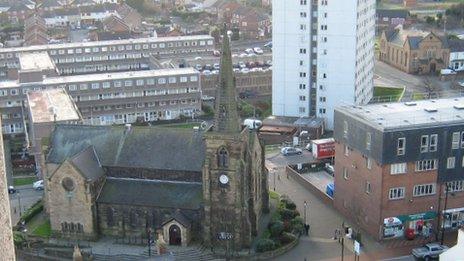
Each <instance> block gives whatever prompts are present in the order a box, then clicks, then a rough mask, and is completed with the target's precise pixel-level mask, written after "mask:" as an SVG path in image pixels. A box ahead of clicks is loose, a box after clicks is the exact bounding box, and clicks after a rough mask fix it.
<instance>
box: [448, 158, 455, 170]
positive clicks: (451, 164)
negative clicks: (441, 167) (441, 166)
mask: <svg viewBox="0 0 464 261" xmlns="http://www.w3.org/2000/svg"><path fill="white" fill-rule="evenodd" d="M455 166H456V158H455V157H449V158H448V160H447V161H446V168H447V169H454V167H455Z"/></svg>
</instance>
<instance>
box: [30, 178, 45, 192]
mask: <svg viewBox="0 0 464 261" xmlns="http://www.w3.org/2000/svg"><path fill="white" fill-rule="evenodd" d="M32 187H33V188H34V189H35V190H43V189H44V184H43V180H39V181H36V182H34V184H32Z"/></svg>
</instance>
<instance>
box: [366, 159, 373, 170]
mask: <svg viewBox="0 0 464 261" xmlns="http://www.w3.org/2000/svg"><path fill="white" fill-rule="evenodd" d="M366 168H367V169H372V160H371V158H369V157H367V158H366Z"/></svg>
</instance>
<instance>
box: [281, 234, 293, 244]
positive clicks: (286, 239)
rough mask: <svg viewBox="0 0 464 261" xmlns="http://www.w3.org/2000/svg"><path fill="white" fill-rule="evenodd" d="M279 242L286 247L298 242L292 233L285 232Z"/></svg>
mask: <svg viewBox="0 0 464 261" xmlns="http://www.w3.org/2000/svg"><path fill="white" fill-rule="evenodd" d="M279 240H280V243H281V244H282V245H286V244H289V243H291V242H293V241H294V240H296V236H295V235H293V234H291V233H287V232H284V233H282V235H280V237H279Z"/></svg>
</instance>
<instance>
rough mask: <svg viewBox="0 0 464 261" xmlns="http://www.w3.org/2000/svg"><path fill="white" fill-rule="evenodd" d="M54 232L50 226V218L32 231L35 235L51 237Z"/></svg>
mask: <svg viewBox="0 0 464 261" xmlns="http://www.w3.org/2000/svg"><path fill="white" fill-rule="evenodd" d="M51 233H52V228H51V226H50V220H45V221H44V222H43V223H42V224H40V225H39V226H37V227H36V228H35V229H34V231H32V234H33V235H35V236H39V237H46V238H48V237H50V235H51Z"/></svg>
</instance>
